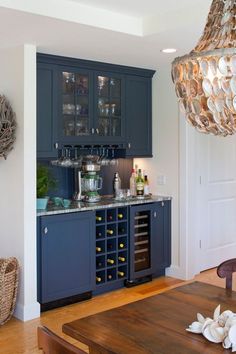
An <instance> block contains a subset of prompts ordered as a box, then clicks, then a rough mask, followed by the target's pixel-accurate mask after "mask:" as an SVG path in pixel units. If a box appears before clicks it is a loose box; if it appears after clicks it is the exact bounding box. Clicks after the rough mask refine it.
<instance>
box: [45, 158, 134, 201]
mask: <svg viewBox="0 0 236 354" xmlns="http://www.w3.org/2000/svg"><path fill="white" fill-rule="evenodd" d="M38 163H40V164H44V165H47V166H48V167H49V169H50V171H51V172H52V174H53V176H54V177H55V179H56V180H57V187H56V189H54V190H51V191H49V197H61V198H66V199H72V197H73V194H74V191H75V181H74V173H75V170H74V169H73V168H63V167H57V166H52V165H51V162H50V161H49V160H45V159H40V160H38ZM132 168H133V159H118V160H117V163H116V164H114V165H108V166H101V170H100V171H99V172H98V175H99V176H100V177H102V179H103V187H102V189H101V191H99V194H100V195H108V194H112V193H113V187H112V181H113V177H114V173H115V172H118V173H119V176H120V178H121V187H122V188H129V178H130V175H131V172H132Z"/></svg>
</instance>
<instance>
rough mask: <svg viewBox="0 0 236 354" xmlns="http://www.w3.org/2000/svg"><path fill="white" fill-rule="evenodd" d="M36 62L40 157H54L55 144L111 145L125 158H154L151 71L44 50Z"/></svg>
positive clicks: (152, 72)
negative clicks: (118, 149)
mask: <svg viewBox="0 0 236 354" xmlns="http://www.w3.org/2000/svg"><path fill="white" fill-rule="evenodd" d="M37 60H38V95H37V100H38V101H37V104H38V115H37V119H38V120H40V123H38V157H51V156H55V148H54V144H55V143H57V142H58V143H59V147H61V146H62V145H65V144H66V145H70V144H71V145H85V144H86V145H94V144H101V145H102V144H109V145H111V144H112V145H114V144H115V145H119V146H120V147H125V148H126V149H127V156H131V157H138V156H152V139H151V125H152V122H151V119H152V117H151V82H152V76H153V74H154V71H152V70H146V69H139V68H132V67H127V66H120V65H113V64H106V63H100V62H92V61H87V60H79V59H73V58H65V57H58V56H52V55H46V54H38V56H37ZM43 66H45V67H47V68H48V71H42V69H41V68H42V67H43ZM50 118H51V119H50Z"/></svg>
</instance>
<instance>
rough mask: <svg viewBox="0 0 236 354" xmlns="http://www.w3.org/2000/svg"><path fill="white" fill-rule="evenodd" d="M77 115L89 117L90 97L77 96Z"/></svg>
mask: <svg viewBox="0 0 236 354" xmlns="http://www.w3.org/2000/svg"><path fill="white" fill-rule="evenodd" d="M76 101H77V102H76V114H77V115H79V116H88V114H89V101H88V96H77V100H76Z"/></svg>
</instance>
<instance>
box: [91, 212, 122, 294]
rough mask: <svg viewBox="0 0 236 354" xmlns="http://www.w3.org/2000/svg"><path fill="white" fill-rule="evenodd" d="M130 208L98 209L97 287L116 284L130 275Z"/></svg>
mask: <svg viewBox="0 0 236 354" xmlns="http://www.w3.org/2000/svg"><path fill="white" fill-rule="evenodd" d="M128 229H129V228H128V208H127V207H117V208H110V209H102V210H97V211H96V287H97V288H99V287H102V286H106V285H108V284H115V283H118V282H120V281H124V280H125V279H127V275H128Z"/></svg>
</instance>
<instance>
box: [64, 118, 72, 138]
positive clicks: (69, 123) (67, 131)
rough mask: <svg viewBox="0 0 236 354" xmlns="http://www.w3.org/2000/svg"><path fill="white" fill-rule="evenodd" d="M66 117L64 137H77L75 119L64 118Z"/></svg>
mask: <svg viewBox="0 0 236 354" xmlns="http://www.w3.org/2000/svg"><path fill="white" fill-rule="evenodd" d="M63 117H64V129H63V132H64V135H65V136H74V135H75V119H74V116H73V117H71V118H70V117H68V116H63Z"/></svg>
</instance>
